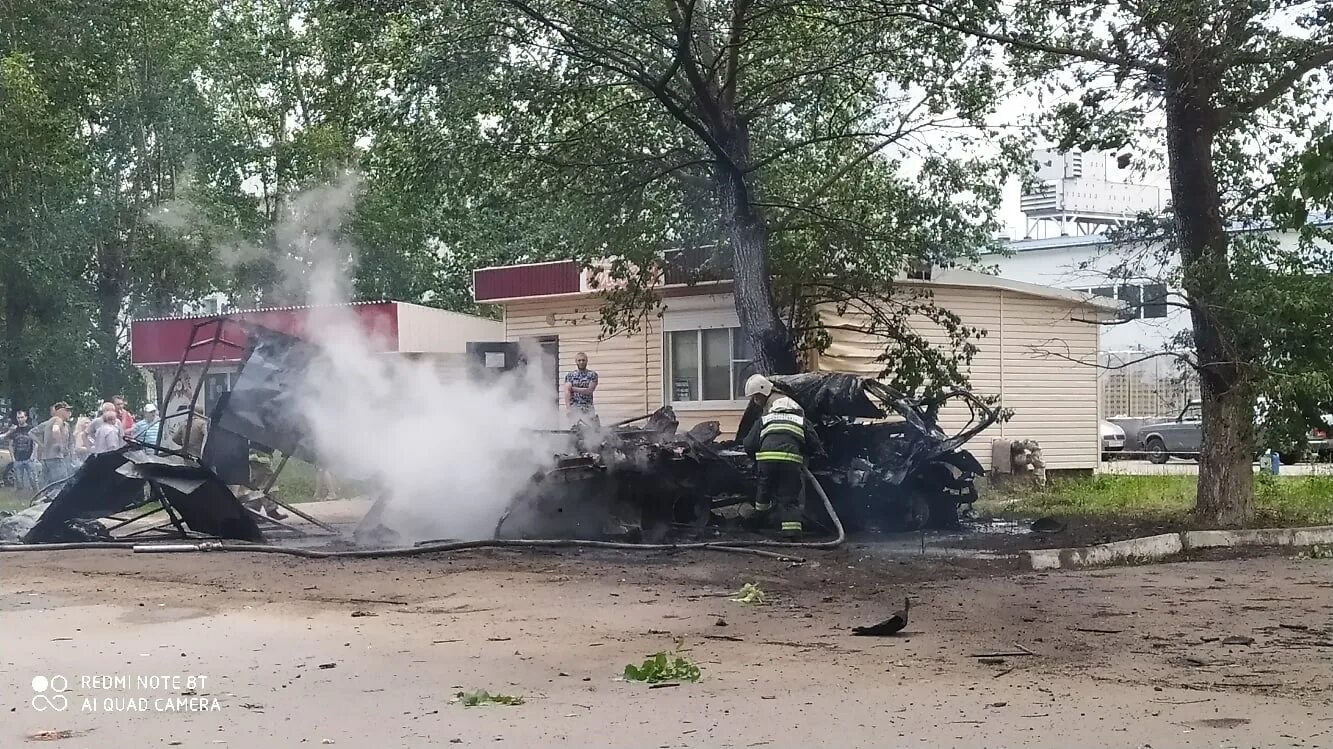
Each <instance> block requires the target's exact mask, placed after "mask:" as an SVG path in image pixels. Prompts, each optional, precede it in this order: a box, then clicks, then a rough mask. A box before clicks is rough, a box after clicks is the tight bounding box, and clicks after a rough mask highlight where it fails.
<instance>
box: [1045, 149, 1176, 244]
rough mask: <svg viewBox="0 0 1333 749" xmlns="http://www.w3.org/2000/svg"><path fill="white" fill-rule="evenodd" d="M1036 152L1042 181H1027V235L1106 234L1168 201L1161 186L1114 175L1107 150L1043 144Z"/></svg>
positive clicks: (1156, 209)
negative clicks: (1070, 149)
mask: <svg viewBox="0 0 1333 749" xmlns="http://www.w3.org/2000/svg"><path fill="white" fill-rule="evenodd" d="M1032 158H1033V161H1034V164H1033V167H1034V169H1035V171H1036V182H1035V184H1032V185H1027V186H1025V187H1024V189H1023V194H1022V197H1021V198H1020V199H1019V206H1020V207H1021V208H1022V210H1023V215H1024V217H1026V219H1027V230H1026V235H1025V238H1027V239H1032V238H1042V237H1046V236H1051V235H1052V234H1053V233H1055V234H1058V235H1059V236H1062V237H1067V236H1070V235H1071V234H1077V235H1089V234H1100V233H1103V232H1104V231H1106V229H1107V228H1109V227H1114V226H1120V225H1123V224H1126V223H1128V222H1130V221H1132V220H1133V219H1134V217H1135V215H1137V214H1139V213H1143V212H1144V211H1158V210H1160V209H1161V207H1162V203H1161V200H1162V191H1161V190H1160V189H1158V188H1156V187H1153V186H1151V185H1133V184H1129V183H1127V182H1111V181H1110V180H1108V179H1107V157H1106V154H1104V153H1095V152H1088V153H1062V152H1059V151H1054V150H1050V149H1043V150H1039V151H1035V152H1033V154H1032Z"/></svg>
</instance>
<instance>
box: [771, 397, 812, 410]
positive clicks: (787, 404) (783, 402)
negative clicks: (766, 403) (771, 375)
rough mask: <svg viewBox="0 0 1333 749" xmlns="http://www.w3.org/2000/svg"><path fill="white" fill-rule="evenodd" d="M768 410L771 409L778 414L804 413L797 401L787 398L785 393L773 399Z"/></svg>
mask: <svg viewBox="0 0 1333 749" xmlns="http://www.w3.org/2000/svg"><path fill="white" fill-rule="evenodd" d="M768 410H769V411H772V412H773V413H779V414H803V413H805V411H804V410H803V409H802V408H801V404H799V403H797V402H796V401H794V400H792V399H791V398H788V397H787V396H785V395H784V396H782V397H780V398H778V399H777V400H775V401H773V405H772V406H770V407H769V409H768Z"/></svg>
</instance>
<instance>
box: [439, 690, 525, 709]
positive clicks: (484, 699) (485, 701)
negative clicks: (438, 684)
mask: <svg viewBox="0 0 1333 749" xmlns="http://www.w3.org/2000/svg"><path fill="white" fill-rule="evenodd" d="M455 697H456V698H457V701H458V702H461V703H463V706H464V707H477V706H480V705H522V704H523V703H524V702H525V700H524V699H523V698H522V697H515V696H514V695H512V694H499V693H496V694H491V693H490V692H487V691H486V690H485V689H474V690H472V691H469V692H459V693H458V694H457V695H455Z"/></svg>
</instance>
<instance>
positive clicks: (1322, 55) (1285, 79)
mask: <svg viewBox="0 0 1333 749" xmlns="http://www.w3.org/2000/svg"><path fill="white" fill-rule="evenodd" d="M1329 64H1333V44H1331V45H1328V46H1325V47H1320V48H1318V49H1317V50H1316V51H1315V52H1313V53H1311V54H1310V55H1309V56H1307V57H1305V58H1304V59H1301V60H1298V61H1297V62H1296V64H1295V65H1293V66H1292V67H1291V69H1289V70H1288V71H1287V72H1285V73H1283V74H1282V75H1280V76H1278V77H1277V78H1274V79H1273V80H1272V81H1269V83H1268V85H1267V86H1265V87H1264V88H1263V89H1261V90H1260V91H1259V92H1258V93H1256V94H1255V95H1254V96H1251V97H1250V98H1249V99H1246V100H1244V101H1242V102H1240V103H1238V104H1233V105H1231V106H1227V107H1222V108H1221V109H1219V110H1218V116H1219V118H1220V120H1221V121H1222V122H1224V123H1230V122H1232V121H1233V120H1235V118H1237V117H1240V116H1243V115H1247V114H1253V113H1254V112H1257V111H1259V110H1260V109H1263V108H1265V107H1267V106H1268V105H1270V104H1272V103H1273V102H1274V101H1277V99H1278V98H1279V97H1281V96H1282V95H1283V94H1285V93H1287V91H1288V90H1290V89H1291V87H1292V86H1294V85H1296V82H1297V81H1299V80H1300V79H1301V78H1303V77H1304V76H1305V74H1306V73H1309V72H1310V71H1312V70H1315V69H1316V68H1322V67H1323V66H1325V65H1329Z"/></svg>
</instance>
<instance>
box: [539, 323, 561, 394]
mask: <svg viewBox="0 0 1333 749" xmlns="http://www.w3.org/2000/svg"><path fill="white" fill-rule="evenodd" d="M537 344H538V345H539V346H540V347H541V352H542V361H541V367H542V370H543V371H544V372H545V374H544V375H543V379H545V380H546V381H547V382H549V383H551V384H552V389H551V395H552V397H553V398H554V399H555V405H556V407H557V408H558V407H559V406H560V336H555V335H549V336H542V337H541V338H538V339H537Z"/></svg>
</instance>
